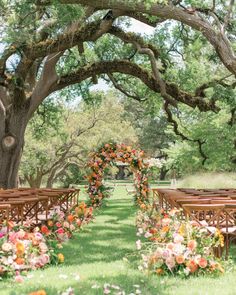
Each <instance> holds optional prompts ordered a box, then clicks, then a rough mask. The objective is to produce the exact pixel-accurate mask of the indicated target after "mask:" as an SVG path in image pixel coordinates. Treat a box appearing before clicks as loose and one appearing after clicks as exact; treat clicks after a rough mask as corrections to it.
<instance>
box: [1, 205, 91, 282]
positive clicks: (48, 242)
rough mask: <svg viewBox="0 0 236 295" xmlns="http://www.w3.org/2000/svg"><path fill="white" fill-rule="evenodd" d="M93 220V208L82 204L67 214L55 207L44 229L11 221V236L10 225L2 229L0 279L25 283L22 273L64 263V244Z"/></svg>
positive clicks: (43, 226) (29, 222) (30, 223)
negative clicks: (11, 278)
mask: <svg viewBox="0 0 236 295" xmlns="http://www.w3.org/2000/svg"><path fill="white" fill-rule="evenodd" d="M92 219H93V208H92V207H89V206H87V205H86V204H85V203H84V202H81V203H79V204H78V205H76V206H75V207H73V208H71V209H70V210H69V211H68V212H67V213H64V212H62V211H61V210H60V208H59V207H54V208H53V210H52V211H51V212H50V215H49V219H48V220H47V221H46V222H45V223H43V224H42V225H41V226H35V225H34V224H33V223H32V221H31V220H27V221H25V222H24V223H23V225H17V224H15V223H13V222H9V227H10V231H9V233H8V232H7V227H6V226H3V227H2V228H1V229H0V279H1V278H4V277H12V276H13V277H15V281H16V282H19V283H21V282H23V281H24V278H23V277H22V275H21V273H22V272H25V271H30V270H35V269H38V268H43V267H45V266H46V265H49V264H59V263H63V262H64V255H63V253H62V250H61V249H62V248H63V243H65V242H66V241H68V240H69V239H70V238H72V237H73V234H74V233H75V232H78V231H79V230H80V229H81V227H82V226H83V225H86V224H88V223H89V222H90V221H91V220H92Z"/></svg>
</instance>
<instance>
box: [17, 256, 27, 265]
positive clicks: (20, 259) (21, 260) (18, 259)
mask: <svg viewBox="0 0 236 295" xmlns="http://www.w3.org/2000/svg"><path fill="white" fill-rule="evenodd" d="M15 262H16V264H18V265H22V264H24V263H25V259H24V258H20V257H17V258H16V260H15Z"/></svg>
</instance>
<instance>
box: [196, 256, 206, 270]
mask: <svg viewBox="0 0 236 295" xmlns="http://www.w3.org/2000/svg"><path fill="white" fill-rule="evenodd" d="M198 265H199V266H200V267H201V268H206V267H207V260H206V259H205V258H203V257H201V258H199V259H198Z"/></svg>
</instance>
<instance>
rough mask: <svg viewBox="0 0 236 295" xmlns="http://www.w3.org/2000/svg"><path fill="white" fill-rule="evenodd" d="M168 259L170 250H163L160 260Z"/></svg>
mask: <svg viewBox="0 0 236 295" xmlns="http://www.w3.org/2000/svg"><path fill="white" fill-rule="evenodd" d="M168 257H170V250H168V249H165V250H164V251H163V252H162V258H164V259H166V258H168Z"/></svg>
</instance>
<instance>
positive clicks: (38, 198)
mask: <svg viewBox="0 0 236 295" xmlns="http://www.w3.org/2000/svg"><path fill="white" fill-rule="evenodd" d="M78 196H79V190H77V189H32V188H21V189H11V190H0V224H3V223H4V222H6V224H9V221H13V222H16V223H18V224H23V222H24V221H26V220H31V222H34V223H35V224H38V223H40V222H42V221H43V220H47V219H48V215H49V212H50V210H51V209H53V208H54V207H55V206H57V207H58V208H59V209H60V210H61V211H64V212H66V211H68V209H69V208H71V207H73V206H75V205H76V204H77V203H78Z"/></svg>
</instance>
